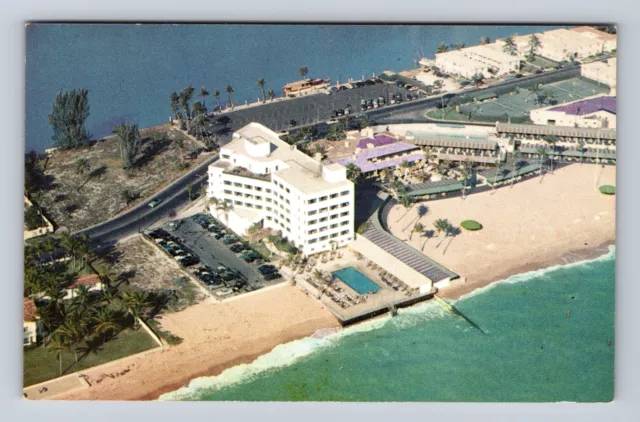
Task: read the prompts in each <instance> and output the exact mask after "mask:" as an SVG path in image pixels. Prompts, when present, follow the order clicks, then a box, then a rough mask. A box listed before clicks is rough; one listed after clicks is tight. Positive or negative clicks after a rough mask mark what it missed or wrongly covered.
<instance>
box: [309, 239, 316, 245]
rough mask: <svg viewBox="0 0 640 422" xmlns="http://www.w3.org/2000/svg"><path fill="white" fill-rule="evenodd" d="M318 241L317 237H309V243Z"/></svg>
mask: <svg viewBox="0 0 640 422" xmlns="http://www.w3.org/2000/svg"><path fill="white" fill-rule="evenodd" d="M317 241H318V239H309V244H310V245H311V244H312V243H316V242H317Z"/></svg>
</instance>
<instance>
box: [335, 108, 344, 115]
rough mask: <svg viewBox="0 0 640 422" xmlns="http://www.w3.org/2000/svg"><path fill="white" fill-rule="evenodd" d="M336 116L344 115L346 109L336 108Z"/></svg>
mask: <svg viewBox="0 0 640 422" xmlns="http://www.w3.org/2000/svg"><path fill="white" fill-rule="evenodd" d="M336 116H344V110H343V109H341V108H339V109H337V110H336Z"/></svg>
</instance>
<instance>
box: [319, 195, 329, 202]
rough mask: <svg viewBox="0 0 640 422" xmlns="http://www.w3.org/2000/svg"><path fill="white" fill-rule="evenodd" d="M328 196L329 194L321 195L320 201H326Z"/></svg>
mask: <svg viewBox="0 0 640 422" xmlns="http://www.w3.org/2000/svg"><path fill="white" fill-rule="evenodd" d="M327 198H328V197H327V196H321V197H320V201H326V200H327Z"/></svg>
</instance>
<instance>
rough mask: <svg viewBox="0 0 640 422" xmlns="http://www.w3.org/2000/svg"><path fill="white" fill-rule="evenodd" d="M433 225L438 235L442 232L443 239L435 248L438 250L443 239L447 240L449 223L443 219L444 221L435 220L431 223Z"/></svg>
mask: <svg viewBox="0 0 640 422" xmlns="http://www.w3.org/2000/svg"><path fill="white" fill-rule="evenodd" d="M433 225H434V227H435V228H436V230H437V231H438V235H440V232H444V238H442V240H441V241H440V242H439V243H438V245H437V246H436V248H438V247H440V245H441V244H442V242H444V239H446V238H447V236H448V233H449V228H450V227H451V223H449V220H447V219H446V218H444V219H442V218H440V219H438V220H436V221H435V222H434V223H433Z"/></svg>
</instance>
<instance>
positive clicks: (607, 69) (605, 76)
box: [580, 57, 617, 95]
mask: <svg viewBox="0 0 640 422" xmlns="http://www.w3.org/2000/svg"><path fill="white" fill-rule="evenodd" d="M616 71H617V59H616V58H615V57H613V58H611V59H608V60H607V61H606V62H601V61H597V62H591V63H586V64H583V65H582V66H581V67H580V74H581V75H582V76H584V77H585V78H589V79H592V80H594V81H597V82H600V83H603V84H605V85H607V86H609V87H610V88H611V95H615V93H616V85H617V84H616V73H617V72H616Z"/></svg>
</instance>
